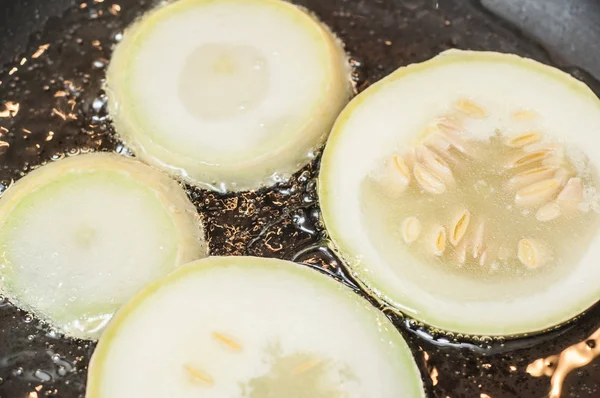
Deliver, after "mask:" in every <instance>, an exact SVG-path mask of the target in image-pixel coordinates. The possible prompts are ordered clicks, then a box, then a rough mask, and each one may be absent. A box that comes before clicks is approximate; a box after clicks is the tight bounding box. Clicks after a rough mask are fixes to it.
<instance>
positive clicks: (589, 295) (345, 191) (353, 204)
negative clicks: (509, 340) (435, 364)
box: [319, 50, 600, 336]
mask: <svg viewBox="0 0 600 398" xmlns="http://www.w3.org/2000/svg"><path fill="white" fill-rule="evenodd" d="M457 101H462V103H460V104H459V102H457ZM456 104H459V107H462V108H463V111H464V112H463V113H471V114H472V115H471V116H472V117H471V116H469V117H465V116H464V115H463V116H462V117H463V118H462V119H461V120H460V122H459V123H461V124H460V128H459V129H458V130H460V131H458V133H459V134H460V135H462V136H463V137H465V140H466V142H475V143H478V145H483V144H482V143H489V142H492V141H493V140H500V139H504V138H502V137H514V136H515V135H519V134H524V133H533V134H537V132H541V133H542V135H543V136H545V137H548V139H549V140H550V141H551V142H555V143H557V145H559V146H560V147H561V148H566V150H565V151H566V153H567V155H568V156H567V157H569V156H570V160H569V161H570V162H571V163H572V164H573V165H574V166H573V167H574V169H576V170H575V171H574V172H576V173H577V174H579V176H583V178H586V179H588V180H589V181H591V183H590V186H587V185H586V187H585V191H584V192H583V195H584V196H585V201H587V203H586V204H585V207H586V209H585V211H586V212H582V213H581V215H580V218H581V219H582V220H584V221H585V222H588V221H589V224H590V228H589V229H586V230H585V231H586V232H585V233H584V232H582V231H581V230H580V229H578V228H577V226H575V227H573V226H570V227H568V228H567V227H564V226H563V224H560V221H554V220H553V219H554V218H555V217H557V214H558V210H557V206H556V204H555V202H552V203H551V204H549V205H548V206H546V207H544V208H543V209H540V210H539V211H538V212H537V213H536V212H535V211H530V210H529V209H524V210H522V214H523V220H524V221H523V223H522V224H514V225H512V224H510V225H507V223H510V222H512V221H511V220H508V219H507V220H504V221H503V220H502V217H501V216H500V215H499V214H500V213H498V214H491V215H492V216H493V217H496V218H500V219H499V220H496V222H497V224H496V225H497V226H499V230H502V229H504V230H507V231H509V232H508V233H509V234H512V235H514V236H515V237H516V236H518V234H520V233H521V231H525V230H527V231H534V230H536V229H538V227H539V228H541V227H540V226H543V225H550V226H552V225H554V226H555V227H552V228H555V229H554V230H552V228H549V230H550V232H549V234H553V235H554V238H555V240H556V242H557V244H556V245H555V246H556V247H550V248H548V245H546V246H544V247H543V250H542V246H543V245H542V246H536V245H535V243H536V242H535V241H529V240H526V238H529V236H527V235H525V234H524V235H523V236H520V238H522V239H521V240H520V241H519V252H518V258H519V260H521V262H522V263H523V265H527V266H529V267H530V268H536V267H537V266H538V265H540V264H541V263H542V260H547V259H548V258H546V257H543V255H544V254H545V253H547V252H548V251H549V250H550V251H551V250H559V249H560V250H562V252H561V253H562V254H561V256H557V255H555V256H554V258H551V260H552V261H550V262H548V265H547V266H544V267H538V268H536V269H527V267H524V266H521V265H520V264H519V265H518V266H515V267H516V268H518V267H520V268H518V270H517V271H514V272H513V271H510V270H502V269H500V273H502V272H504V276H503V277H497V276H494V275H499V273H498V269H494V266H495V265H492V266H491V267H490V266H488V265H487V264H485V262H486V259H485V258H483V259H481V260H480V261H481V264H485V266H481V267H478V268H477V269H475V270H474V271H473V272H470V273H469V272H465V268H464V267H463V268H460V267H454V266H453V265H452V264H448V263H446V260H440V258H441V257H438V256H441V255H442V253H444V250H445V251H446V253H447V252H449V251H450V252H452V253H453V255H456V258H457V259H459V260H460V259H461V254H462V261H464V258H465V251H464V248H463V251H462V253H461V252H460V250H459V249H460V248H461V247H460V246H458V247H457V248H454V247H453V246H454V244H455V243H456V242H454V244H453V243H452V240H453V239H455V240H456V239H457V238H456V237H451V236H450V234H449V232H448V226H449V225H451V223H452V222H456V220H457V219H456V218H454V219H453V218H452V214H450V213H451V212H450V210H452V209H456V210H462V208H461V206H463V204H462V203H455V202H452V201H451V200H448V201H446V202H444V201H440V199H438V198H441V197H444V195H449V193H450V192H456V189H455V187H453V186H452V185H451V184H453V183H454V182H450V183H449V184H450V185H444V182H443V181H444V179H443V178H438V179H431V178H430V175H429V174H423V169H418V170H417V168H416V167H415V169H414V170H412V169H410V168H406V167H404V166H406V165H404V166H403V164H402V163H401V162H400V163H397V164H396V166H395V167H396V171H398V174H397V175H396V177H395V178H394V179H392V180H394V181H392V180H384V179H382V181H385V182H386V183H387V186H386V187H385V189H387V190H388V192H387V193H386V195H387V194H389V197H388V196H386V198H385V200H383V202H381V203H384V202H385V203H387V204H388V205H389V208H392V207H394V206H395V208H396V209H397V210H399V211H401V210H403V206H404V207H407V206H408V207H410V206H417V205H419V203H420V206H422V209H421V210H422V215H423V216H425V217H428V214H442V213H443V214H445V213H444V212H446V213H448V218H447V219H441V221H440V223H441V224H444V226H445V227H444V226H441V227H438V228H440V229H437V230H432V231H431V232H430V229H428V228H429V227H427V226H425V225H422V224H421V223H419V222H418V221H419V220H418V219H416V218H410V217H409V218H406V219H405V221H404V223H401V222H400V220H398V222H397V225H396V227H394V228H395V229H394V230H390V229H388V226H387V225H386V224H385V222H381V223H378V222H375V221H374V220H375V219H377V217H379V219H381V218H387V219H390V220H393V219H394V216H395V215H394V214H393V213H392V212H388V213H387V214H386V209H387V207H386V208H384V207H381V206H379V207H377V206H373V205H372V204H371V205H369V203H367V202H366V199H365V198H366V196H365V192H367V193H368V195H367V196H369V195H370V196H374V195H377V194H376V193H373V192H374V191H368V190H365V182H366V181H367V180H369V179H370V178H380V179H381V177H382V175H383V174H381V173H380V172H378V171H377V170H378V169H380V166H381V165H383V164H384V163H385V159H386V158H387V159H390V158H389V157H390V156H391V155H394V154H403V153H404V154H407V153H409V152H410V151H413V148H415V146H416V145H419V144H423V143H424V142H425V143H427V142H430V141H427V140H428V139H429V138H431V136H429V135H428V134H429V133H428V132H429V131H430V130H428V128H429V127H430V126H431V122H432V120H434V121H435V120H436V118H438V119H437V120H442V119H439V118H440V116H443V115H447V114H448V113H449V112H455V111H454V110H455V109H456V106H457V105H456ZM472 104H479V106H480V107H481V109H477V108H475V107H473V106H472ZM465 108H469V109H465ZM481 110H485V112H483V113H481V112H480V111H481ZM478 113H481V114H478ZM443 117H445V116H443ZM446 121H447V120H446ZM450 121H451V122H452V120H451V119H450ZM443 127H446V128H447V127H448V126H443ZM451 127H452V126H451ZM599 131H600V101H599V100H598V98H597V97H596V95H594V93H593V92H592V91H591V90H590V89H589V88H588V87H587V86H586V85H585V84H583V83H582V82H580V81H578V80H576V79H575V78H573V77H571V76H570V75H568V74H566V73H563V72H562V71H559V70H557V69H555V68H552V67H549V66H546V65H543V64H540V63H538V62H535V61H532V60H529V59H524V58H520V57H518V56H515V55H508V54H499V53H489V52H471V51H459V50H451V51H448V52H444V53H442V54H440V55H439V56H437V57H435V58H433V59H431V60H429V61H426V62H424V63H421V64H415V65H410V66H408V67H404V68H400V69H399V70H397V71H396V72H394V73H392V74H391V75H390V76H388V77H386V78H385V79H383V80H382V81H380V82H378V83H376V84H374V85H373V86H372V87H370V88H369V89H367V90H366V91H365V92H364V93H362V94H361V95H359V96H358V97H357V98H355V99H354V100H353V101H352V102H351V103H350V104H349V105H348V106H347V107H346V108H345V109H344V111H343V112H342V114H341V115H340V117H339V118H338V120H337V121H336V124H335V126H334V128H333V130H332V133H331V135H330V138H329V140H328V142H327V145H326V148H325V151H324V155H323V159H322V163H321V171H320V176H319V196H320V203H321V206H322V211H323V219H324V222H325V225H326V227H327V229H328V231H329V234H330V237H331V239H332V242H333V246H335V248H336V250H338V251H339V253H340V254H341V255H342V257H343V258H344V259H345V260H346V262H347V264H348V266H349V267H350V269H351V270H352V272H353V273H355V274H356V276H357V277H358V279H359V280H360V281H361V282H362V283H363V284H364V285H365V286H366V287H367V288H368V289H370V290H371V291H372V292H373V293H375V294H376V295H377V296H378V297H379V298H380V299H382V300H383V301H385V302H387V303H388V304H389V305H391V306H393V307H395V308H397V309H399V310H400V311H402V312H404V313H405V314H407V315H409V316H411V317H414V318H416V319H417V320H420V321H422V322H424V323H426V324H428V325H430V326H433V327H436V328H440V329H444V330H447V331H451V332H458V333H464V334H472V335H491V336H494V335H504V336H514V335H521V334H525V333H530V332H536V331H543V330H546V329H548V328H551V327H553V326H556V325H559V324H561V323H564V322H566V321H568V320H570V319H572V318H573V317H575V316H577V315H578V314H580V313H581V312H583V311H585V310H586V309H588V308H589V307H590V306H591V305H593V304H594V303H595V302H596V301H597V300H598V299H599V298H600V272H599V271H598V266H597V264H598V261H600V234H598V233H597V230H598V209H599V206H598V195H597V191H596V186H595V185H594V184H593V182H594V181H596V180H597V172H596V168H597V166H598V165H600V151H598V150H597V148H598V147H599V146H600V135H599V134H598V132H599ZM453 134H454V133H453ZM530 138H531V137H529V138H527V139H530ZM532 140H533V139H532ZM506 142H507V144H506V145H507V146H506V147H505V149H504V151H506V153H509V154H510V153H512V152H509V151H519V150H521V149H515V148H517V147H519V145H520V143H519V142H516V141H510V142H509V141H506ZM486 145H487V144H486ZM541 145H545V144H544V143H542V144H541ZM548 145H550V144H548ZM418 148H422V147H418ZM451 149H452V150H454V152H453V154H454V155H457V156H455V159H466V158H467V157H466V156H463V155H462V154H461V153H459V152H460V151H458V150H457V147H456V146H452V148H451ZM418 150H419V149H417V151H418ZM421 150H422V149H421ZM552 150H554V149H552ZM410 153H414V152H410ZM478 155H481V154H477V153H475V154H471V155H469V156H474V158H477V156H478ZM407 156H416V157H417V159H418V158H419V156H423V154H420V155H419V153H418V152H417V154H416V155H407ZM446 159H449V158H446ZM477 161H479V162H485V161H486V159H481V158H479V159H478V160H477ZM451 162H452V160H448V163H451ZM465 164H468V163H465ZM531 164H532V165H533V164H535V162H533V163H531ZM451 165H452V166H457V168H458V169H455V170H454V178H455V179H456V180H457V181H458V179H459V177H460V174H457V173H466V174H469V173H471V174H473V173H475V172H477V171H476V170H472V169H464V167H463V170H462V171H461V170H460V167H461V163H460V161H459V162H458V163H451ZM438 166H439V165H438ZM463 166H464V165H463ZM465 167H466V166H465ZM433 168H435V167H433ZM509 169H510V167H509V166H505V170H509ZM440 170H441V171H440ZM457 170H458V171H457ZM400 171H402V172H401V173H400ZM404 171H407V173H408V174H406V176H407V177H405V173H404ZM438 171H440V173H441V174H439V175H442V174H443V171H444V170H442V169H439V170H438ZM510 172H512V171H506V174H507V175H508V173H510ZM378 173H380V174H379V175H378ZM502 173H504V172H502ZM502 173H501V174H502ZM417 174H418V175H417ZM444 178H445V177H444ZM450 178H452V176H450ZM495 178H497V179H498V180H500V179H502V178H504V174H502V175H498V176H496V177H495ZM577 180H578V179H577V178H575V179H574V180H573V181H570V180H569V181H570V182H569V185H576V184H571V182H573V183H577V182H580V180H579V181H577ZM407 181H410V182H407ZM511 181H512V180H511ZM564 181H566V180H564ZM418 183H420V184H421V186H423V187H425V188H427V189H422V193H420V194H418V195H421V196H418V197H419V198H423V199H422V202H418V201H417V202H415V199H414V198H413V199H406V196H402V195H403V194H402V193H399V191H402V189H404V186H406V184H418ZM484 185H485V184H484ZM410 186H413V187H414V186H415V185H410ZM535 188H539V186H535ZM486 189H487V193H486V195H488V196H484V195H483V194H482V196H481V198H479V199H473V198H467V199H469V200H471V201H473V200H478V201H479V202H482V203H484V204H485V205H486V206H488V207H489V205H490V203H491V204H493V202H494V201H496V200H500V199H499V198H501V197H502V195H504V194H502V195H501V194H500V192H505V191H503V190H505V189H508V188H506V187H505V186H504V185H502V186H492V187H489V186H487V188H486ZM544 192H545V193H547V194H548V195H549V197H556V193H557V192H558V191H554V192H551V191H549V190H547V191H544ZM529 193H531V192H529ZM539 193H540V192H539V191H538V192H537V193H536V194H539ZM415 195H416V194H415ZM452 195H455V196H454V197H456V195H459V194H454V193H453V194H452ZM520 195H521V196H520ZM523 195H524V194H523ZM523 195H522V192H521V191H520V192H519V193H517V195H516V199H515V202H516V203H517V206H518V205H525V206H526V205H530V204H531V203H529V202H528V201H527V200H525V199H523V197H522V196H523ZM525 196H526V195H525ZM415 197H416V196H415ZM448 197H452V196H448ZM559 199H560V195H559V198H557V199H556V200H559ZM415 203H416V204H417V205H415ZM426 203H437V205H431V204H430V205H427V204H426ZM388 205H386V206H388ZM428 206H429V207H428ZM417 207H418V206H417ZM509 207H510V208H511V209H510V211H513V210H514V209H513V208H514V207H515V206H508V207H507V209H509ZM580 209H582V207H581V206H580ZM501 210H502V211H504V209H501ZM506 211H507V212H508V211H509V210H506ZM462 214H464V215H465V218H463V221H465V220H468V219H469V214H467V213H462ZM493 217H492V218H493ZM536 217H537V220H536V219H535V218H536ZM471 220H472V222H471V224H469V228H470V231H472V232H468V233H473V234H477V232H476V231H478V230H480V231H483V230H484V229H483V226H482V227H481V228H475V227H476V224H475V222H474V221H473V220H475V214H472V215H471ZM525 220H526V221H525ZM539 220H541V221H544V222H547V221H548V220H552V221H549V224H543V223H542V222H541V221H539ZM466 222H468V221H466ZM582 222H583V221H582ZM532 223H538V224H535V225H534V224H532ZM552 223H555V224H552ZM561 228H562V229H561ZM402 229H403V231H404V235H403V234H402V232H401V230H402ZM432 234H437V235H435V237H436V239H437V238H438V237H439V239H440V240H439V241H436V243H435V244H436V245H437V244H438V243H439V244H440V245H439V246H435V247H434V243H433V242H434V241H433V235H432ZM491 234H492V236H488V243H490V247H492V246H493V244H494V242H495V241H502V240H503V239H505V236H503V234H501V233H497V234H496V235H493V232H491ZM480 236H481V235H480ZM423 239H431V246H430V248H429V249H428V250H430V252H431V255H430V257H429V260H425V261H423V260H422V258H423V257H421V258H418V257H417V256H415V255H413V254H414V251H413V249H412V248H413V247H414V246H415V245H418V244H421V243H420V242H421V241H422V240H423ZM458 239H460V238H458ZM413 242H415V243H413ZM480 242H481V241H479V243H477V244H480ZM532 242H533V243H532ZM562 242H567V243H562ZM571 244H572V246H570V245H571ZM511 249H512V250H514V252H513V254H512V256H514V258H515V259H516V258H517V253H516V246H515V247H514V248H511ZM498 253H499V256H500V251H498ZM531 253H533V254H531ZM469 256H470V252H467V253H466V257H467V259H468V258H469ZM467 261H469V260H467ZM515 261H517V260H515ZM500 268H502V267H500Z"/></svg>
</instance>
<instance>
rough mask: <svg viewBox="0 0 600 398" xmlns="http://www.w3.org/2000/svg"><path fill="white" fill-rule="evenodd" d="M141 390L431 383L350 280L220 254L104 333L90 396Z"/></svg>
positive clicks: (276, 392)
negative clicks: (348, 284) (424, 379)
mask: <svg viewBox="0 0 600 398" xmlns="http://www.w3.org/2000/svg"><path fill="white" fill-rule="evenodd" d="M148 380H152V383H148ZM130 396H144V397H149V398H151V397H164V396H169V397H172V398H178V397H189V396H202V397H205V398H231V397H245V398H269V397H286V398H309V397H310V398H333V397H347V398H359V397H378V398H396V397H407V398H409V397H410V398H415V397H423V396H424V392H423V386H422V381H421V376H420V373H419V370H418V368H417V366H416V364H415V363H414V361H413V359H412V356H411V352H410V350H409V348H408V346H407V344H406V343H405V341H404V340H403V338H402V337H401V335H400V334H399V333H398V331H397V330H396V329H395V328H394V326H393V325H392V323H391V322H390V321H389V320H388V319H387V318H386V317H385V316H384V315H383V314H382V313H380V312H379V311H377V310H376V309H375V308H374V307H372V306H371V305H370V304H369V303H368V302H367V301H366V300H364V299H363V298H361V297H360V296H358V295H357V294H355V293H354V292H353V291H351V290H350V289H348V288H347V287H345V286H343V285H342V284H340V283H337V282H336V281H334V280H333V279H330V278H328V277H326V276H324V275H322V274H320V273H318V272H316V271H314V270H311V269H309V268H306V267H302V266H300V265H297V264H294V263H290V262H287V261H282V260H276V259H263V258H252V257H211V258H208V259H204V260H201V261H197V262H194V263H191V264H189V265H186V266H183V267H181V268H179V269H178V270H176V271H175V272H173V273H172V274H170V275H169V276H167V277H166V278H164V279H162V280H160V281H157V282H156V283H154V284H152V285H150V286H148V287H146V288H145V289H144V290H143V291H142V292H140V293H139V294H138V295H137V296H136V297H135V298H134V299H133V300H132V301H130V302H129V303H128V304H127V305H125V306H124V307H123V308H122V309H121V310H120V311H119V312H118V313H117V315H116V316H115V318H114V319H113V321H112V322H111V323H110V324H109V326H108V328H107V330H106V332H105V334H104V335H103V336H102V338H101V339H100V341H99V343H98V346H97V348H96V350H95V352H94V354H93V356H92V360H91V362H90V367H89V372H88V384H87V394H86V397H87V398H103V397H107V398H108V397H110V398H121V397H130Z"/></svg>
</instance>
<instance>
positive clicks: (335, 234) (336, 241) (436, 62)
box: [318, 50, 600, 337]
mask: <svg viewBox="0 0 600 398" xmlns="http://www.w3.org/2000/svg"><path fill="white" fill-rule="evenodd" d="M457 62H461V63H465V62H490V63H509V64H516V65H519V66H521V67H524V68H528V69H533V70H535V71H536V72H537V73H541V74H544V75H546V76H548V77H550V78H552V79H555V80H556V81H557V82H560V83H561V84H563V85H565V87H567V88H568V89H569V90H572V91H574V92H576V93H577V95H580V96H584V97H586V99H587V100H588V101H589V102H590V103H594V104H595V105H596V106H597V107H598V109H599V110H600V99H598V97H597V96H596V95H595V94H594V92H593V91H592V90H591V89H590V88H589V87H588V86H587V85H586V84H584V83H583V82H581V81H579V80H577V79H575V78H574V77H572V76H571V75H569V74H568V73H565V72H563V71H561V70H559V69H557V68H553V67H550V66H547V65H544V64H542V63H539V62H537V61H534V60H531V59H527V58H522V57H519V56H517V55H513V54H503V53H496V52H485V51H464V50H448V51H445V52H442V53H441V54H439V55H438V56H436V57H434V58H432V59H430V60H428V61H425V62H422V63H418V64H411V65H408V66H405V67H401V68H399V69H398V70H396V71H395V72H393V73H392V74H390V75H389V76H387V77H385V78H384V79H382V80H380V81H378V82H377V83H375V84H373V85H372V86H370V87H369V88H368V89H366V90H365V91H364V92H363V93H361V94H360V95H358V96H357V97H355V98H354V99H353V100H352V101H351V102H350V104H348V106H347V107H346V108H345V109H344V110H343V111H342V113H341V114H340V116H339V117H338V119H337V120H336V122H335V124H334V127H333V129H332V131H331V134H330V136H329V138H328V141H327V143H326V146H325V150H324V152H323V157H322V160H321V168H320V173H319V178H318V195H319V201H320V204H321V209H322V218H323V221H324V223H325V225H326V227H327V231H328V233H329V236H330V238H331V242H332V249H333V250H335V251H336V252H337V253H338V254H339V255H340V257H342V259H344V264H345V265H346V266H347V267H348V268H349V269H350V271H351V273H352V274H353V275H355V276H356V277H357V278H358V280H359V282H360V283H361V285H362V286H364V288H365V289H367V290H368V291H370V292H371V293H373V294H374V295H375V296H376V297H377V298H379V299H380V300H382V302H384V303H387V304H388V305H390V306H391V307H393V308H395V309H397V310H399V311H400V312H402V313H404V314H406V315H408V316H411V317H413V318H415V319H417V320H419V321H421V322H424V323H425V324H428V325H430V326H433V327H436V328H440V329H443V330H448V331H452V332H457V333H463V334H471V335H489V336H507V337H512V336H515V337H516V336H520V335H523V334H528V333H535V332H541V331H545V330H548V329H552V328H554V327H557V326H559V325H561V324H564V323H566V322H568V321H570V320H571V319H572V318H573V316H574V315H575V314H580V313H582V312H584V311H586V310H587V309H589V308H590V307H591V306H592V305H593V304H594V303H596V302H597V301H598V299H599V298H600V288H599V290H598V292H597V293H596V294H592V295H590V296H589V297H584V298H582V300H581V301H580V305H579V306H578V307H577V308H570V310H569V311H568V312H567V310H565V311H564V312H558V313H555V314H553V315H554V316H553V317H552V319H547V320H546V324H547V326H546V327H543V328H540V326H539V321H537V320H533V319H532V320H531V322H529V323H523V324H521V325H520V329H519V330H518V331H515V330H514V329H513V328H508V327H505V325H504V324H503V322H498V324H496V325H489V326H488V327H487V329H486V330H483V329H480V328H479V327H473V326H472V325H465V324H462V323H453V322H448V321H447V320H441V319H440V318H439V317H438V316H436V314H435V313H430V312H424V311H422V310H415V309H414V308H415V307H418V302H419V298H418V297H408V295H404V294H403V292H399V291H395V289H394V287H393V286H391V285H390V284H389V283H388V281H386V280H385V279H381V278H378V275H376V274H374V273H372V272H369V271H368V269H369V264H368V263H365V262H361V261H362V260H359V259H361V253H358V252H356V251H355V250H354V247H353V245H351V244H350V243H349V242H348V241H346V239H345V234H344V232H343V231H344V229H346V228H352V226H348V225H344V222H343V220H338V219H336V218H334V216H333V209H334V208H335V207H336V206H337V199H336V198H334V195H332V194H331V192H330V191H329V190H328V187H329V186H330V183H329V181H330V180H332V178H333V177H332V176H331V175H330V173H331V170H332V167H331V164H332V163H331V162H332V158H333V157H334V156H333V155H334V153H335V151H336V148H337V144H338V141H339V140H341V138H342V136H343V134H344V127H345V125H346V123H347V122H348V120H349V118H350V117H351V115H352V114H353V112H354V110H356V109H357V108H358V107H359V106H360V105H361V104H363V103H364V102H365V101H368V100H369V99H370V98H371V97H373V96H375V95H377V93H378V92H379V91H380V90H382V89H384V88H385V87H386V86H387V85H388V84H389V83H392V82H394V81H396V80H399V79H402V78H405V77H407V76H409V75H414V74H418V73H420V72H423V71H426V70H430V69H433V68H442V67H444V66H445V65H449V64H453V63H457ZM355 227H356V226H355Z"/></svg>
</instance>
